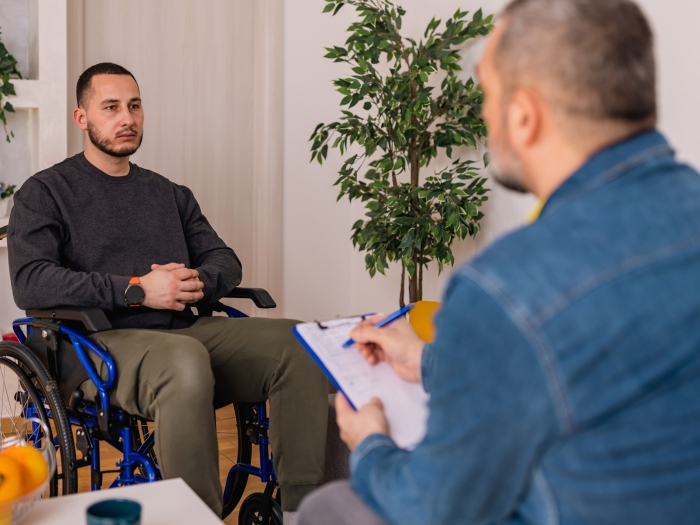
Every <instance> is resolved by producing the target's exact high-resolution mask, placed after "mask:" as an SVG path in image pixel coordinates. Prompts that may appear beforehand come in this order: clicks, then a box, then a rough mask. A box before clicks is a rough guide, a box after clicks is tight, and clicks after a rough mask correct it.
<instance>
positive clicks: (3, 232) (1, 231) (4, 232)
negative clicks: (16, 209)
mask: <svg viewBox="0 0 700 525" xmlns="http://www.w3.org/2000/svg"><path fill="white" fill-rule="evenodd" d="M5 237H7V226H3V227H2V228H0V241H1V240H3V239H4V238H5Z"/></svg>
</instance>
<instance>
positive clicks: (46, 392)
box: [0, 342, 78, 497]
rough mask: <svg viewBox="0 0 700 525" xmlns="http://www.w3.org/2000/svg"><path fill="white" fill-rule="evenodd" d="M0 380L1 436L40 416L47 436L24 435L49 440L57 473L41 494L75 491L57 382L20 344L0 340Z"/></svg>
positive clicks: (68, 435)
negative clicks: (55, 453)
mask: <svg viewBox="0 0 700 525" xmlns="http://www.w3.org/2000/svg"><path fill="white" fill-rule="evenodd" d="M0 381H2V391H1V394H0V419H1V422H2V426H1V429H0V437H2V438H3V439H4V438H6V437H10V436H13V435H18V434H19V428H20V427H21V425H22V423H23V422H24V420H25V419H26V418H27V417H30V416H33V417H37V418H39V419H41V420H42V421H43V422H44V423H46V425H47V426H48V427H49V430H50V435H48V436H46V435H43V434H41V435H35V434H32V435H30V436H24V437H25V439H29V440H33V441H36V440H42V439H50V440H51V441H52V442H53V444H54V447H55V448H56V450H57V456H58V457H57V458H56V459H57V462H56V463H57V469H56V474H55V475H54V477H53V479H52V480H51V482H50V483H49V488H48V490H47V493H46V494H44V496H45V497H46V496H49V497H54V496H58V495H59V494H73V493H75V492H78V476H77V471H76V470H75V468H74V465H75V444H74V441H73V432H72V430H71V426H70V422H69V421H68V417H67V416H66V408H65V406H64V404H63V400H62V399H61V397H60V395H59V392H58V388H57V387H56V383H55V381H54V380H53V379H51V377H50V376H49V373H48V371H47V370H46V367H45V366H44V364H43V363H42V362H41V361H40V360H39V359H38V358H37V357H36V356H35V355H34V353H33V352H32V351H31V350H30V349H28V348H27V347H25V346H23V345H21V344H19V343H13V342H0ZM32 412H33V414H32Z"/></svg>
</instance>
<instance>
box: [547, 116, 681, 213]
mask: <svg viewBox="0 0 700 525" xmlns="http://www.w3.org/2000/svg"><path fill="white" fill-rule="evenodd" d="M669 155H670V156H673V155H674V151H673V149H672V148H671V147H670V146H669V144H668V141H667V140H666V139H665V138H664V136H663V135H662V134H661V133H659V132H658V131H656V130H650V131H644V132H642V133H639V134H637V135H634V136H632V137H629V138H627V139H624V140H622V141H620V142H617V143H615V144H613V145H611V146H608V147H606V148H605V149H603V150H601V151H599V152H598V153H596V154H595V155H593V156H592V157H591V158H590V159H589V160H588V161H587V162H586V163H585V164H584V165H583V166H581V167H580V168H579V169H578V170H576V171H575V172H574V174H573V175H571V177H569V178H568V179H567V180H566V181H564V183H563V184H562V185H561V186H559V188H558V189H557V190H556V191H555V192H554V193H553V194H552V195H551V197H550V198H549V199H548V200H547V202H546V203H545V205H544V208H543V209H542V212H541V214H540V217H544V216H545V215H548V214H549V213H551V212H552V211H553V210H555V209H556V208H558V207H559V206H561V205H562V204H564V203H565V202H567V201H569V200H571V199H573V198H575V197H577V196H578V195H581V194H583V193H586V192H588V191H591V190H592V189H594V188H596V187H598V186H600V185H602V184H605V183H607V182H610V181H612V180H614V179H616V178H617V177H619V176H621V175H624V174H625V173H628V172H629V171H631V170H633V169H634V168H636V167H638V166H639V165H641V164H644V163H645V162H648V161H649V160H652V159H654V158H658V157H663V156H669Z"/></svg>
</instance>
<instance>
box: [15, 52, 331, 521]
mask: <svg viewBox="0 0 700 525" xmlns="http://www.w3.org/2000/svg"><path fill="white" fill-rule="evenodd" d="M77 99H78V108H76V109H75V110H74V114H73V117H74V120H75V123H76V125H77V126H78V127H79V128H80V129H82V130H83V131H84V132H85V137H86V148H85V151H84V152H83V153H80V154H78V155H76V156H74V157H71V158H69V159H66V160H65V161H63V162H61V163H59V164H57V165H55V166H53V167H51V168H49V169H47V170H44V171H41V172H39V173H37V174H36V175H34V176H33V177H31V178H30V179H29V180H28V181H27V182H26V183H25V184H24V185H23V186H22V188H21V189H20V190H19V191H18V192H17V194H16V196H15V206H14V209H13V211H12V215H11V218H10V224H9V229H8V248H9V260H10V274H11V281H12V290H13V294H14V298H15V302H16V303H17V305H18V306H19V307H20V308H22V309H25V310H27V309H46V308H53V307H57V306H77V307H93V308H101V309H102V310H104V311H105V313H106V315H107V317H108V319H109V320H110V322H111V324H112V327H113V328H114V329H112V330H108V331H104V332H97V333H95V334H93V335H92V338H93V339H94V340H95V341H97V342H98V343H99V344H100V345H102V346H103V347H104V348H105V349H106V350H107V351H108V352H109V353H110V354H111V356H112V357H113V358H114V361H115V363H116V368H117V372H118V380H117V383H116V385H115V386H114V387H113V388H112V389H111V391H110V393H109V394H110V400H111V402H112V403H114V404H115V405H117V406H118V407H121V408H122V409H123V410H125V411H127V412H128V413H130V414H132V415H135V416H139V417H143V418H147V419H149V420H153V421H154V422H155V431H156V453H157V456H158V463H159V467H160V469H161V473H162V475H163V477H165V478H175V477H181V478H183V479H184V480H185V481H186V482H187V483H188V484H189V485H190V486H191V487H192V488H193V489H194V490H195V492H196V493H197V494H198V495H199V496H200V497H201V498H202V499H203V500H204V501H205V502H206V503H207V504H208V505H209V506H210V507H211V508H212V509H213V510H214V512H216V513H217V514H220V513H221V507H222V494H221V484H220V482H219V472H218V451H217V440H216V428H215V416H214V406H215V405H217V406H221V405H223V404H228V403H232V402H260V401H264V400H269V403H270V408H271V420H270V437H271V443H272V451H273V456H274V467H275V472H276V475H277V479H278V481H279V484H280V487H281V494H282V508H283V510H285V511H293V510H295V509H296V506H297V504H298V503H299V501H300V500H301V498H302V497H304V496H305V495H306V494H307V493H308V492H311V491H312V490H313V489H314V488H315V487H317V486H318V485H320V483H321V481H322V474H323V460H324V445H325V435H326V420H327V383H326V379H325V377H324V376H323V374H322V373H321V372H320V370H319V369H318V367H317V366H316V365H315V364H314V362H313V360H312V359H311V358H310V357H309V356H308V355H307V354H306V352H305V351H304V349H303V348H302V347H301V346H300V345H299V344H298V343H297V342H296V340H295V338H294V337H293V335H292V327H293V326H294V324H295V322H294V321H290V320H283V319H263V318H244V319H229V318H225V317H197V316H196V315H195V314H194V312H193V309H192V307H193V306H195V307H196V306H199V308H200V309H201V308H206V305H207V304H211V303H214V302H216V301H218V300H219V299H221V298H222V297H224V296H226V295H227V294H229V293H230V292H231V291H232V290H233V289H234V287H236V286H237V285H238V284H239V283H240V282H241V264H240V261H239V260H238V257H236V254H235V253H234V252H233V250H231V249H230V248H229V247H227V246H226V244H224V242H223V241H222V240H221V239H220V238H219V237H218V236H217V234H216V232H215V231H214V230H213V229H212V227H211V226H210V225H209V223H208V222H207V219H206V218H205V217H204V215H203V214H202V212H201V211H200V208H199V206H198V204H197V201H196V200H195V198H194V196H193V194H192V192H191V191H190V190H189V189H187V188H186V187H184V186H180V185H177V184H175V183H172V182H170V181H169V180H168V179H166V178H164V177H162V176H160V175H158V174H156V173H154V172H152V171H149V170H146V169H143V168H141V167H139V166H137V165H135V164H132V163H130V162H129V157H130V156H131V155H132V154H134V153H135V152H136V150H137V149H138V148H139V146H140V145H141V141H142V138H143V120H144V111H143V108H142V103H141V98H140V92H139V87H138V84H137V83H136V80H135V79H134V77H133V75H131V73H129V72H128V71H127V70H126V69H124V68H122V67H121V66H118V65H116V64H111V63H103V64H97V65H95V66H92V67H90V68H89V69H87V70H86V71H85V72H84V73H83V74H82V75H81V77H80V79H79V80H78V84H77ZM183 125H186V124H185V123H183ZM96 364H98V366H99V365H100V363H96ZM102 372H103V373H104V372H105V370H104V367H103V370H102ZM82 389H83V391H84V393H85V397H86V398H94V396H95V395H96V389H95V387H94V385H93V384H92V383H91V382H90V381H87V382H85V383H83V384H82Z"/></svg>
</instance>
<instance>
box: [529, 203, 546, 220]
mask: <svg viewBox="0 0 700 525" xmlns="http://www.w3.org/2000/svg"><path fill="white" fill-rule="evenodd" d="M545 204H547V201H543V200H540V201H538V202H537V205H536V206H535V207H534V209H533V210H532V211H531V212H530V215H528V216H527V222H528V224H532V223H533V222H535V221H536V220H537V219H539V218H540V213H542V209H543V208H544V205H545Z"/></svg>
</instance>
